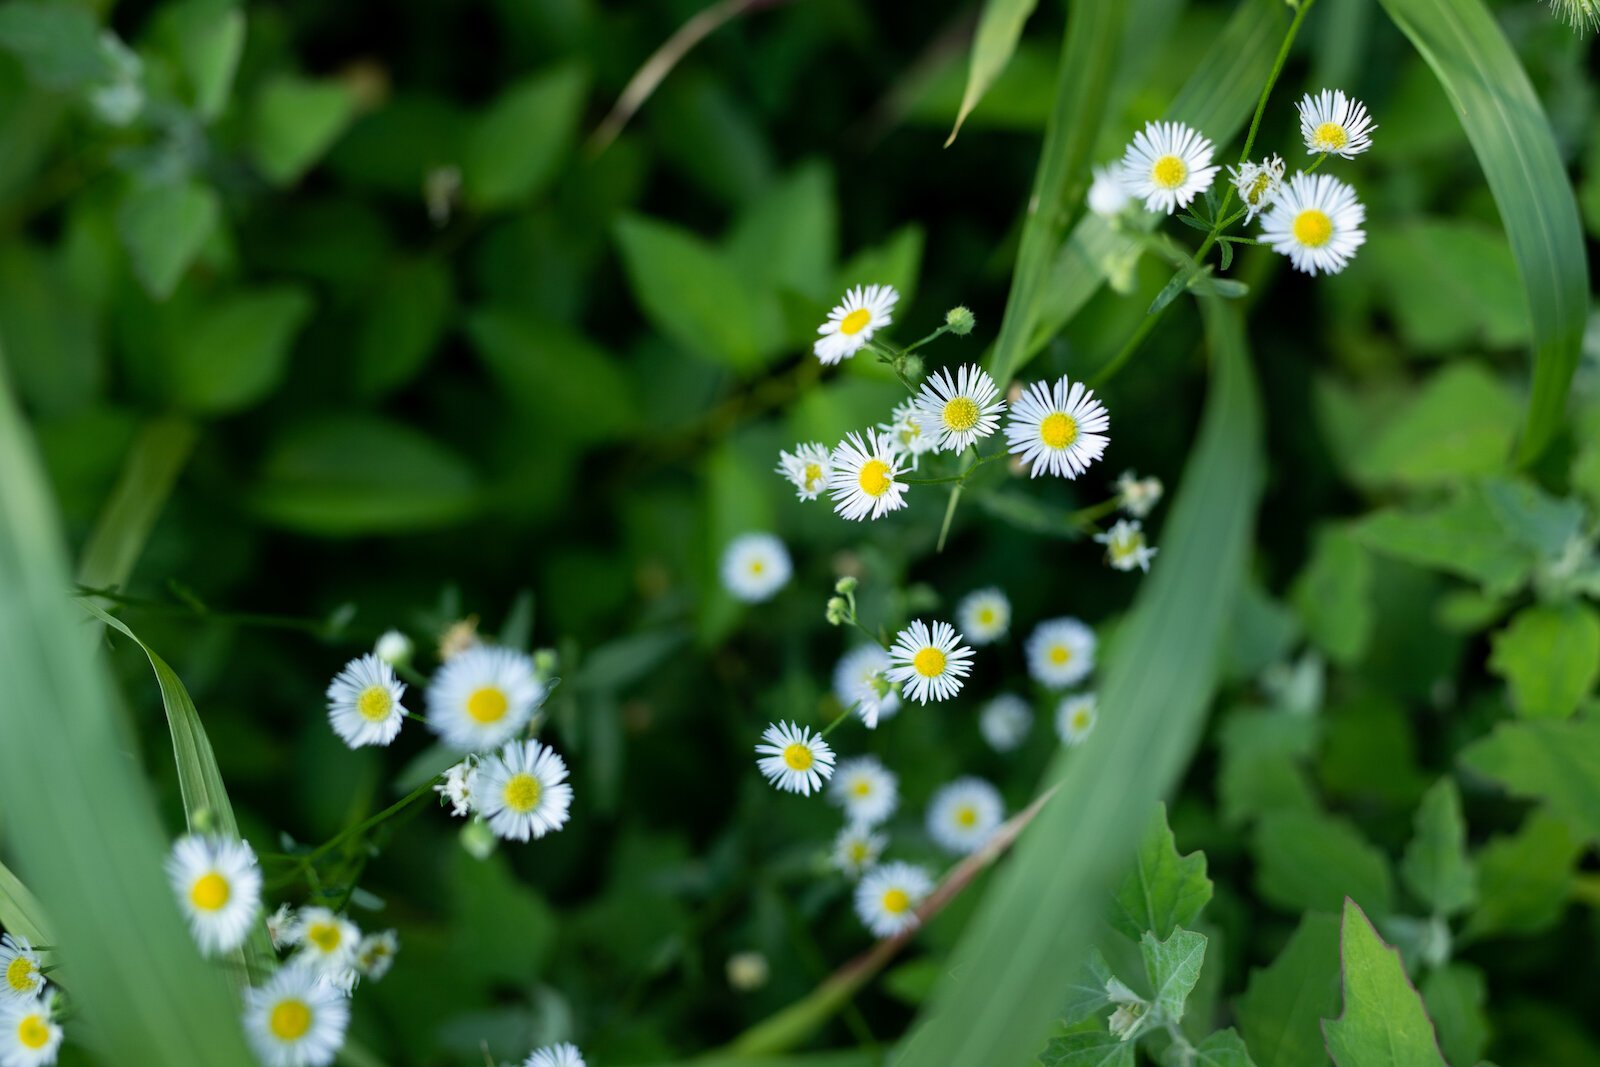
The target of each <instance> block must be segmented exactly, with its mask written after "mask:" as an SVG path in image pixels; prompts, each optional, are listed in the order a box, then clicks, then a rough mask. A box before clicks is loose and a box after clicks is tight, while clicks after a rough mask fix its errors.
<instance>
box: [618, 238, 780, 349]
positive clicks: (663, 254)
mask: <svg viewBox="0 0 1600 1067" xmlns="http://www.w3.org/2000/svg"><path fill="white" fill-rule="evenodd" d="M616 233H617V242H618V244H619V245H620V247H621V250H622V260H623V265H624V266H625V267H626V268H627V271H628V279H629V282H630V283H631V284H632V286H633V295H634V298H635V299H636V300H638V301H639V304H640V305H641V306H642V307H643V308H644V312H645V314H646V315H648V316H649V317H650V321H651V322H652V323H653V324H654V325H655V327H656V329H658V330H660V331H661V332H662V333H664V334H666V335H667V336H668V337H670V338H672V339H673V340H674V341H676V342H677V343H678V344H679V345H681V346H682V347H683V348H684V349H685V350H686V351H688V352H691V353H693V354H695V355H699V356H702V357H705V358H707V359H711V360H714V361H716V362H720V363H724V364H727V365H728V366H730V367H733V368H735V369H736V370H741V371H749V370H755V369H757V368H759V367H761V366H762V365H764V364H765V363H767V362H768V361H769V360H770V359H771V358H772V357H773V356H776V355H777V354H779V352H780V351H781V345H782V338H783V317H782V313H781V312H780V311H779V309H778V302H777V299H776V298H775V297H774V296H773V295H772V293H771V292H769V291H767V290H765V289H760V288H752V285H751V279H750V278H749V277H747V276H746V275H743V274H741V273H740V272H739V271H738V270H737V269H735V267H734V265H733V263H732V261H730V260H729V259H728V258H727V257H726V256H725V255H723V254H722V253H721V252H718V251H717V250H716V249H714V248H711V247H710V246H709V245H707V244H705V243H704V242H702V241H701V240H700V239H699V238H697V237H695V236H694V235H693V234H690V233H689V232H687V231H686V230H681V229H679V228H678V227H676V226H671V225H668V224H667V223H664V222H657V221H655V220H653V219H646V218H642V217H639V216H629V217H627V218H624V219H622V220H621V221H619V222H618V223H617V228H616Z"/></svg>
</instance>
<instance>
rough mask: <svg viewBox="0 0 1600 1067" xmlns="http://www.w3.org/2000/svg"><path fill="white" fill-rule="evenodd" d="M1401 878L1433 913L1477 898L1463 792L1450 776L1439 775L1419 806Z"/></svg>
mask: <svg viewBox="0 0 1600 1067" xmlns="http://www.w3.org/2000/svg"><path fill="white" fill-rule="evenodd" d="M1400 877H1401V878H1403V879H1404V880H1405V883H1406V888H1408V889H1410V890H1411V891H1412V892H1413V893H1415V894H1416V895H1417V898H1418V899H1419V900H1421V901H1422V902H1423V903H1424V904H1426V905H1427V906H1428V907H1429V908H1431V909H1432V910H1433V912H1434V914H1436V915H1454V914H1456V913H1457V912H1461V911H1465V910H1466V909H1467V908H1470V907H1472V905H1473V904H1474V903H1475V902H1476V901H1477V899H1478V874H1477V871H1476V870H1474V869H1473V866H1472V860H1471V859H1469V858H1468V856H1467V824H1466V821H1465V820H1464V819H1463V818H1462V817H1461V794H1460V793H1458V792H1457V791H1456V784H1455V782H1453V781H1452V780H1450V779H1449V778H1441V779H1439V781H1438V782H1437V783H1436V784H1435V785H1434V787H1433V788H1432V789H1430V790H1428V792H1427V794H1426V795H1424V796H1423V798H1422V804H1421V806H1419V807H1418V808H1417V817H1416V831H1415V833H1413V834H1412V837H1411V843H1410V844H1409V845H1407V846H1406V852H1405V856H1404V857H1402V859H1401V861H1400Z"/></svg>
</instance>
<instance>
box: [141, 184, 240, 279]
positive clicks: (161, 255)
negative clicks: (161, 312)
mask: <svg viewBox="0 0 1600 1067" xmlns="http://www.w3.org/2000/svg"><path fill="white" fill-rule="evenodd" d="M221 217H222V202H221V200H219V199H218V197H217V194H216V191H215V190H213V189H212V188H211V187H210V186H207V185H202V184H200V183H199V182H195V181H186V182H177V183H172V184H162V185H145V186H139V187H136V188H134V189H132V190H130V191H129V192H128V195H127V196H125V197H124V198H123V200H122V206H121V207H120V208H119V209H118V211H117V231H118V233H120V234H121V236H122V243H123V245H124V246H126V248H127V249H128V258H129V259H130V260H132V262H133V272H134V274H135V275H137V276H138V278H139V281H140V282H141V283H142V284H143V285H144V287H145V289H146V290H148V291H149V293H150V295H151V296H153V297H155V298H156V299H157V300H164V299H166V298H167V297H168V296H171V295H172V291H173V290H174V289H176V288H177V286H178V282H179V281H181V280H182V279H183V275H184V272H186V271H187V270H188V269H189V265H190V264H191V263H193V262H194V259H195V257H196V256H198V255H199V254H200V250H201V249H202V248H203V247H205V243H206V240H207V239H208V238H210V236H211V233H212V231H213V230H215V229H216V226H217V220H218V219H219V218H221Z"/></svg>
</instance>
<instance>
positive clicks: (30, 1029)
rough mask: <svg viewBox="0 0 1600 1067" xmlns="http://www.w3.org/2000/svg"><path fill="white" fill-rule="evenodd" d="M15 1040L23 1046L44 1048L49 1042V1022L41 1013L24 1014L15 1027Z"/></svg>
mask: <svg viewBox="0 0 1600 1067" xmlns="http://www.w3.org/2000/svg"><path fill="white" fill-rule="evenodd" d="M17 1040H18V1041H20V1042H22V1047H23V1048H29V1049H39V1048H44V1047H45V1046H46V1045H48V1044H49V1043H50V1023H49V1022H48V1021H47V1020H46V1019H45V1017H44V1016H43V1015H38V1014H34V1015H24V1016H23V1017H22V1022H21V1024H20V1025H18V1027H17Z"/></svg>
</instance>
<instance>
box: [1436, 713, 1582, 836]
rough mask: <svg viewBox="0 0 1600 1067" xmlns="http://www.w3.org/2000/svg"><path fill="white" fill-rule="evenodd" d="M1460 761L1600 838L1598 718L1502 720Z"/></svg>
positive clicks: (1467, 749)
mask: <svg viewBox="0 0 1600 1067" xmlns="http://www.w3.org/2000/svg"><path fill="white" fill-rule="evenodd" d="M1460 759H1461V763H1462V765H1463V766H1466V767H1470V768H1471V769H1472V770H1474V771H1477V772H1478V773H1479V774H1481V775H1483V776H1484V777H1486V778H1491V779H1493V780H1494V781H1496V782H1499V783H1500V784H1501V785H1502V786H1504V787H1505V788H1506V789H1508V790H1510V791H1511V793H1512V794H1514V795H1516V796H1519V797H1527V798H1530V799H1535V800H1543V801H1545V802H1546V803H1547V804H1549V806H1550V810H1551V811H1552V812H1554V813H1555V814H1557V815H1560V816H1562V817H1563V818H1565V819H1568V820H1570V821H1571V823H1572V825H1573V826H1574V828H1576V829H1577V830H1578V831H1579V832H1580V833H1581V834H1583V836H1584V837H1585V838H1586V839H1588V840H1590V841H1596V840H1600V722H1597V721H1595V720H1592V719H1581V720H1573V721H1568V722H1506V723H1501V724H1500V725H1499V726H1497V727H1495V730H1494V733H1492V734H1490V735H1489V736H1488V737H1486V738H1483V739H1482V740H1480V741H1477V742H1475V743H1473V744H1471V745H1469V746H1467V748H1466V749H1465V750H1464V751H1463V752H1462V753H1461V756H1460Z"/></svg>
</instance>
